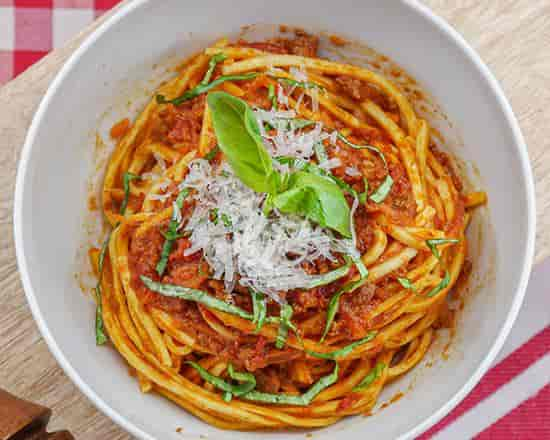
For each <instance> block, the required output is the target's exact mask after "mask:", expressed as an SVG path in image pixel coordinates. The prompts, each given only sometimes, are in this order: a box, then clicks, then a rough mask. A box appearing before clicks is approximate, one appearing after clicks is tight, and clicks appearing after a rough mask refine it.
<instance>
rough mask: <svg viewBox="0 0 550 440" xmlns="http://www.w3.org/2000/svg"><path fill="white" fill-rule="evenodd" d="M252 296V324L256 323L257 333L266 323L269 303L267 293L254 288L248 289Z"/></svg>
mask: <svg viewBox="0 0 550 440" xmlns="http://www.w3.org/2000/svg"><path fill="white" fill-rule="evenodd" d="M248 290H249V292H250V296H251V297H252V313H253V318H252V324H256V330H255V333H258V332H259V331H260V330H261V328H262V327H263V325H264V322H265V318H266V315H267V304H266V299H265V295H264V294H263V293H261V292H258V291H256V290H254V289H248Z"/></svg>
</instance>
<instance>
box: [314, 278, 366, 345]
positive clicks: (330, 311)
mask: <svg viewBox="0 0 550 440" xmlns="http://www.w3.org/2000/svg"><path fill="white" fill-rule="evenodd" d="M367 279H368V274H367V276H365V277H361V278H359V279H358V280H357V281H350V282H349V283H347V284H344V286H342V288H341V289H339V290H338V291H337V292H336V293H335V294H334V295H332V298H330V301H329V303H328V308H327V320H326V323H325V329H324V330H323V334H322V335H321V339H320V340H319V342H323V341H324V340H325V338H326V337H327V334H328V332H329V330H330V327H331V326H332V322H333V321H334V317H335V316H336V313H337V312H338V309H339V307H340V297H341V296H342V295H343V294H344V293H347V292H353V291H354V290H355V289H357V288H359V287H361V286H362V285H363V284H365V283H366V282H367Z"/></svg>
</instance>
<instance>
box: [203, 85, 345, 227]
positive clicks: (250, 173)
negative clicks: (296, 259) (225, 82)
mask: <svg viewBox="0 0 550 440" xmlns="http://www.w3.org/2000/svg"><path fill="white" fill-rule="evenodd" d="M207 99H208V105H209V108H210V111H211V115H212V124H213V126H214V131H215V133H216V137H217V138H218V144H219V146H220V148H221V150H222V151H223V153H224V155H225V157H226V158H227V161H228V162H229V165H230V166H231V167H232V168H233V171H234V173H235V175H236V176H237V177H238V178H239V179H240V180H241V181H242V182H243V183H244V184H245V185H247V186H248V187H249V188H251V189H253V190H254V191H256V192H261V193H267V194H268V199H269V203H268V206H266V212H269V208H270V207H271V206H275V207H277V208H278V209H279V210H280V211H281V212H284V213H287V214H298V215H301V216H304V217H306V218H308V219H310V220H311V221H313V222H316V223H318V224H319V225H321V226H323V227H328V228H331V229H334V230H335V231H338V232H339V233H340V234H342V235H343V236H345V237H350V236H351V231H350V228H349V226H350V225H349V216H350V209H349V206H348V204H347V201H346V199H345V197H344V195H343V193H342V191H341V189H340V187H339V186H338V185H337V184H336V183H335V182H334V181H330V180H328V179H325V178H321V177H320V176H318V175H316V174H313V173H308V172H304V171H296V172H293V173H292V174H290V175H281V174H280V173H278V172H277V171H276V170H275V169H274V168H273V163H272V160H271V157H270V156H269V154H268V152H267V150H266V148H265V146H264V144H263V140H262V137H261V135H260V129H259V126H258V122H257V120H256V118H255V116H254V112H253V110H252V108H251V107H250V106H249V105H248V104H247V103H246V102H244V101H243V100H241V99H239V98H236V97H234V96H232V95H230V94H228V93H225V92H212V93H210V94H209V95H208V98H207Z"/></svg>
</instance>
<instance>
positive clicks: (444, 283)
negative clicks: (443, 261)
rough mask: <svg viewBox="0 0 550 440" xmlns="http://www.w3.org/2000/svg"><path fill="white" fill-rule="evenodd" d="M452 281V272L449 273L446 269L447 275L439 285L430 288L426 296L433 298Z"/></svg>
mask: <svg viewBox="0 0 550 440" xmlns="http://www.w3.org/2000/svg"><path fill="white" fill-rule="evenodd" d="M450 282H451V274H450V273H449V271H448V270H446V271H445V276H444V277H443V279H442V280H441V282H440V283H439V284H438V285H437V286H435V287H434V288H433V289H432V290H430V291H429V292H428V294H427V295H426V296H427V297H428V298H431V297H432V296H435V295H437V294H438V293H439V292H441V291H442V290H443V289H445V288H446V287H447V286H448V285H449V283H450Z"/></svg>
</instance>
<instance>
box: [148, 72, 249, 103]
mask: <svg viewBox="0 0 550 440" xmlns="http://www.w3.org/2000/svg"><path fill="white" fill-rule="evenodd" d="M258 75H259V73H257V72H251V73H244V74H242V75H225V76H220V77H218V78H216V79H215V80H214V81H212V82H211V83H208V84H202V83H199V84H198V85H197V86H196V87H193V88H192V89H190V90H187V91H186V92H185V93H184V94H183V95H181V96H178V97H177V98H174V99H166V97H165V96H164V95H157V102H158V103H159V104H173V105H180V104H183V103H184V102H186V101H189V100H191V99H193V98H196V97H197V96H199V95H202V94H203V93H206V92H209V91H210V90H212V89H213V88H215V87H217V86H219V85H220V84H222V83H224V82H226V81H245V80H247V79H252V78H256V77H257V76H258Z"/></svg>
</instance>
